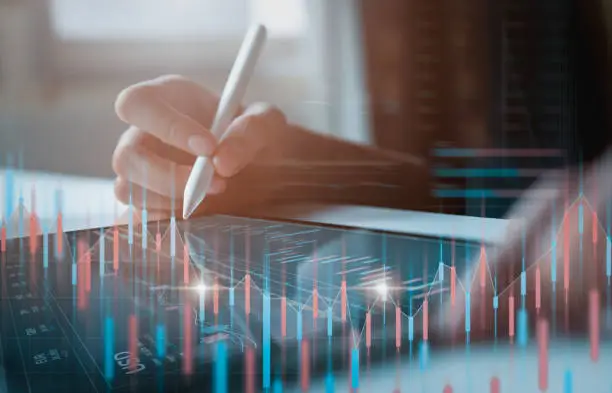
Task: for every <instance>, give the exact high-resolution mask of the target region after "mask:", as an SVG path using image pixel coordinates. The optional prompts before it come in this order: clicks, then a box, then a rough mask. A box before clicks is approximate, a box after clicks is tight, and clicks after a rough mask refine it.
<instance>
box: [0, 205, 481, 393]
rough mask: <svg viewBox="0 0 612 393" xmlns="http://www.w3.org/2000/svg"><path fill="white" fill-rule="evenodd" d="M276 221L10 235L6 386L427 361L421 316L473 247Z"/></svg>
mask: <svg viewBox="0 0 612 393" xmlns="http://www.w3.org/2000/svg"><path fill="white" fill-rule="evenodd" d="M285 217H288V218H289V219H285V220H263V219H254V218H243V217H232V216H220V215H218V216H209V217H203V218H198V219H194V220H189V221H184V222H174V221H164V222H149V223H147V224H146V225H144V226H143V225H140V224H139V225H136V224H134V223H133V224H131V225H128V226H121V227H106V228H100V229H94V230H82V231H75V232H68V233H64V234H61V235H59V236H58V235H57V234H54V235H47V236H43V237H38V238H35V239H34V240H32V239H29V238H19V239H13V240H10V241H7V243H6V249H5V250H4V251H3V252H2V254H1V258H2V259H1V268H2V271H1V277H2V280H1V283H0V286H1V303H0V304H1V308H0V312H1V322H0V327H1V330H0V340H1V342H0V344H1V347H2V351H1V356H2V358H1V360H2V365H3V370H2V373H3V375H1V377H2V383H3V386H2V387H3V388H4V389H5V390H6V391H8V392H43V391H44V392H48V391H49V389H52V390H54V391H79V392H102V391H105V392H128V391H129V392H140V391H142V392H149V391H158V392H190V391H193V392H196V391H197V392H202V391H211V392H218V393H222V392H230V391H247V392H255V391H284V390H287V391H289V390H291V389H297V390H308V389H310V388H313V389H314V388H315V387H317V386H318V389H329V388H332V387H334V386H336V385H337V384H338V383H341V384H344V383H346V384H347V385H348V386H349V387H352V388H357V387H359V386H360V385H363V384H364V383H366V381H367V375H368V372H369V371H368V370H370V369H371V370H375V368H376V367H380V365H381V364H387V362H395V361H399V360H398V359H402V358H404V357H407V358H408V359H413V358H414V357H415V356H421V355H426V354H427V349H426V347H425V348H424V347H423V344H424V343H425V345H426V344H427V340H423V339H424V331H426V330H427V319H428V313H433V310H434V309H435V307H436V305H437V304H442V303H444V302H447V301H449V299H451V298H452V297H453V296H458V295H457V294H458V293H459V292H460V291H461V286H462V285H463V284H462V283H463V282H465V283H467V282H469V280H471V276H468V272H470V271H471V269H470V263H472V262H473V261H475V260H477V256H478V254H479V253H480V252H481V250H482V246H483V241H482V240H481V241H478V239H474V238H472V239H468V240H465V239H463V238H453V237H451V236H446V235H444V234H443V235H439V236H436V235H434V234H431V233H420V234H419V235H414V234H410V233H405V232H402V231H401V230H398V229H397V228H395V229H394V230H383V229H381V228H380V227H376V225H372V228H364V227H363V226H362V227H359V228H358V227H356V225H355V226H351V225H346V221H343V222H340V221H336V222H340V224H334V223H332V222H330V221H331V220H327V222H325V223H324V224H320V223H319V224H315V223H313V222H305V221H306V220H301V219H299V217H298V219H297V220H296V216H295V215H294V216H285ZM327 217H329V215H327ZM321 221H324V220H321ZM425 299H428V300H427V303H425ZM415 364H418V362H417V363H415ZM340 381H343V382H340Z"/></svg>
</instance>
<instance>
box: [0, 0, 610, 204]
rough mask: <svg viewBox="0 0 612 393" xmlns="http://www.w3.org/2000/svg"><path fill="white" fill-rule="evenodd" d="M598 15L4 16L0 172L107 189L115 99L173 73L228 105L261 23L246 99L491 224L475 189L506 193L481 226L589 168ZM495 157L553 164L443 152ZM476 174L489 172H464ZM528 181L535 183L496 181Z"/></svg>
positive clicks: (120, 11) (391, 7)
mask: <svg viewBox="0 0 612 393" xmlns="http://www.w3.org/2000/svg"><path fill="white" fill-rule="evenodd" d="M588 3H589V4H591V3H592V4H591V6H590V7H585V8H584V9H583V8H582V7H579V6H578V5H580V4H583V2H579V1H578V2H576V1H573V0H541V1H538V2H537V3H534V2H533V1H532V0H455V1H448V0H427V1H422V0H104V1H101V0H0V164H6V163H7V162H9V161H11V160H12V164H13V165H21V166H23V167H24V168H26V169H33V170H44V171H47V172H49V171H50V172H55V173H63V174H74V175H83V176H98V177H109V178H110V177H111V176H112V169H111V154H112V151H113V149H114V146H115V144H116V142H117V139H118V137H119V135H120V134H121V133H122V132H123V131H124V130H125V128H126V126H125V125H124V124H122V123H121V122H120V121H119V120H118V119H117V118H116V116H115V114H114V113H113V104H114V101H115V97H116V95H117V93H118V92H120V91H121V90H122V88H124V87H126V86H128V85H130V84H132V83H136V82H139V81H141V80H144V79H149V78H154V77H157V76H159V75H163V74H183V75H186V76H188V77H191V78H193V79H195V80H196V81H198V82H200V83H201V84H203V85H205V86H207V87H209V88H211V89H213V90H214V91H216V92H220V91H221V89H222V88H223V85H224V83H225V80H226V78H227V75H228V73H229V70H230V68H231V65H232V63H233V60H234V58H235V56H236V53H237V51H238V48H239V46H240V43H241V40H242V38H243V35H244V33H245V31H246V29H247V28H248V26H249V25H250V24H251V23H253V22H261V23H264V24H266V25H267V27H268V29H269V31H270V39H269V40H268V42H267V44H266V47H265V51H264V53H263V55H262V57H261V59H260V62H259V63H258V66H257V69H256V75H255V76H254V78H253V79H252V81H251V84H250V86H249V89H248V93H247V98H246V101H254V100H258V101H268V102H271V103H273V104H275V105H277V106H279V107H280V108H281V109H282V110H283V111H284V112H285V113H286V115H287V116H288V118H289V120H291V121H293V122H295V123H299V124H301V125H303V126H305V127H307V128H310V129H312V130H315V131H318V132H322V133H327V134H331V135H334V136H337V137H340V138H344V139H347V140H351V141H354V142H358V143H364V144H375V145H377V146H379V147H381V148H385V149H391V150H396V151H400V152H410V153H412V154H418V155H422V156H424V157H431V158H432V171H433V172H435V181H436V185H435V190H434V192H435V193H436V194H437V195H442V196H444V199H443V200H441V203H440V209H442V210H443V209H446V208H449V207H453V206H455V207H456V206H468V207H469V208H471V207H474V208H475V209H476V210H475V211H474V214H478V215H479V214H481V212H482V211H483V210H482V209H481V205H482V204H483V203H482V201H481V199H482V198H481V193H480V191H478V190H482V189H487V190H490V189H497V190H501V191H502V192H501V193H499V195H501V196H499V197H496V198H493V200H491V201H487V211H486V212H485V213H483V214H487V215H493V216H499V215H502V214H503V213H504V211H505V209H506V208H507V206H508V205H509V203H511V202H512V201H513V200H514V199H515V197H516V195H519V194H520V192H521V190H523V189H524V188H525V187H526V186H528V185H529V184H531V182H532V181H533V180H534V179H535V178H536V177H537V176H539V175H540V174H541V172H542V171H543V170H544V169H546V168H549V167H555V166H558V165H565V164H567V163H571V162H575V161H576V159H577V157H585V158H586V156H582V151H580V150H578V149H577V146H579V145H580V143H578V142H580V141H579V140H578V139H576V138H577V137H578V138H579V137H580V135H576V133H575V129H576V124H577V122H578V121H584V119H595V118H597V116H599V114H597V113H595V112H594V110H591V109H589V108H594V107H595V106H594V105H591V104H589V102H590V101H589V100H601V99H600V98H598V97H596V95H595V94H594V93H593V91H591V90H592V89H591V90H589V89H590V87H589V88H588V89H583V90H582V91H583V92H582V94H584V95H586V96H588V97H589V98H588V99H587V100H582V101H580V102H584V103H585V106H584V108H586V109H584V108H583V109H580V108H578V107H577V105H576V104H575V103H576V102H578V101H577V99H576V91H577V89H576V86H577V85H578V83H577V82H576V80H575V77H574V76H575V75H574V74H573V73H576V75H578V74H579V75H584V76H585V77H589V78H591V79H592V80H589V81H586V82H585V81H582V82H580V83H582V84H583V86H585V83H588V84H590V85H592V86H597V85H601V83H599V82H598V81H597V80H595V79H594V78H595V77H594V76H590V75H591V74H593V73H592V72H584V71H581V68H580V67H581V65H580V64H577V63H576V60H577V59H582V58H585V59H587V58H589V56H590V55H592V54H593V53H602V52H600V51H599V50H598V47H596V46H594V44H593V45H592V48H589V49H588V50H589V51H590V52H588V53H587V51H586V49H584V50H583V49H581V48H578V46H579V45H578V46H577V45H576V43H584V44H581V45H583V46H585V45H586V44H588V45H591V43H590V41H591V39H590V38H589V40H590V41H588V42H587V41H580V40H576V39H574V38H572V34H574V33H573V31H574V30H573V29H574V28H575V25H576V23H578V20H579V19H583V20H585V21H586V22H580V23H584V24H585V25H586V26H589V28H592V29H595V27H596V26H597V23H595V22H596V18H593V17H592V15H590V16H589V15H588V14H593V15H601V12H600V11H597V7H593V4H596V3H597V2H596V1H595V2H588ZM585 4H586V2H585ZM577 10H578V11H580V12H577ZM576 14H579V17H577V18H574V17H573V15H576ZM600 36H601V35H600ZM581 51H582V52H581ZM585 54H587V55H589V56H586V55H585ZM591 58H593V57H591ZM584 69H586V68H584ZM573 70H576V72H574V71H573ZM602 102H603V101H602ZM579 112H581V113H579ZM580 119H583V120H580ZM594 124H595V123H594ZM593 127H594V126H593ZM601 134H602V135H603V133H601ZM589 137H590V138H591V139H592V141H590V142H591V144H592V145H594V146H604V145H605V143H603V142H600V141H598V140H596V139H597V138H595V135H589ZM481 147H493V148H504V149H532V150H535V151H540V150H541V149H548V150H547V151H546V152H542V153H543V154H539V153H538V154H535V153H532V154H531V157H532V158H531V159H529V160H527V159H525V157H520V155H519V157H514V158H513V157H510V158H508V157H506V156H504V155H499V154H489V156H488V158H487V159H480V158H478V157H476V158H475V157H474V156H472V157H467V156H465V155H463V156H461V154H460V155H459V156H453V154H450V155H449V154H447V155H444V154H441V155H440V154H438V153H437V152H439V151H440V149H449V148H450V149H454V148H470V149H473V148H481ZM432 152H433V153H432ZM544 153H546V154H544ZM468 156H469V155H468ZM16 157H17V158H16ZM18 157H21V159H19V158H18ZM467 158H470V160H467ZM572 160H573V161H572ZM18 161H20V162H19V163H18ZM468 161H469V162H468ZM466 167H471V168H472V169H473V171H472V172H473V173H476V174H475V175H474V174H471V175H469V176H467V175H465V172H456V171H454V170H455V169H456V168H466ZM521 167H524V168H528V169H530V171H528V173H529V174H528V175H524V174H521V175H520V176H507V175H504V176H502V177H503V178H499V176H497V175H496V176H491V175H488V174H487V172H486V171H484V172H483V171H482V170H481V169H482V168H489V169H491V168H497V169H502V170H504V169H511V170H514V169H516V168H521ZM474 168H475V169H474ZM534 168H535V169H534ZM457 173H459V174H457ZM483 173H484V175H483ZM496 173H497V172H496ZM503 173H506V172H503ZM494 177H496V178H494ZM466 187H468V188H471V189H474V190H476V191H475V192H472V191H470V190H467V191H466V190H465V188H466ZM449 190H450V193H449V192H448V191H449ZM445 195H446V196H445ZM472 195H476V197H473V196H472ZM466 199H467V200H468V201H467V202H466ZM497 206H499V208H497Z"/></svg>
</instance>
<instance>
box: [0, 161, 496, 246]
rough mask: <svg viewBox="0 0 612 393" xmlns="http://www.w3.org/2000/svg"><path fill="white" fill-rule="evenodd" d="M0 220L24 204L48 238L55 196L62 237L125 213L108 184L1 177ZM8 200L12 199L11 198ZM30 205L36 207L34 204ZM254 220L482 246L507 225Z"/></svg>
mask: <svg viewBox="0 0 612 393" xmlns="http://www.w3.org/2000/svg"><path fill="white" fill-rule="evenodd" d="M0 184H2V189H3V190H4V191H3V192H2V193H0V206H1V207H2V213H1V216H2V218H3V219H4V220H6V217H7V216H8V214H7V210H10V211H11V212H12V213H11V216H12V220H13V221H14V220H16V219H17V215H16V214H15V212H16V209H17V207H18V206H19V200H20V198H22V200H23V205H24V206H25V208H26V209H27V210H31V209H32V207H33V206H34V209H35V210H36V213H37V215H38V217H39V218H40V220H41V222H42V223H43V225H46V226H47V228H48V230H49V232H53V227H54V225H53V223H54V222H55V219H56V217H57V208H56V206H57V203H56V195H57V193H58V192H60V193H61V198H62V216H63V221H64V229H65V230H66V231H71V230H79V229H85V228H92V227H103V226H111V225H113V224H114V223H115V222H116V219H117V217H121V215H122V214H124V213H125V212H126V210H127V207H126V206H125V205H123V204H121V203H119V202H117V201H116V199H115V197H114V194H113V181H112V180H109V179H100V178H87V177H76V176H66V175H58V174H50V173H42V172H30V171H15V170H12V171H10V172H7V171H6V170H2V171H0ZM9 194H11V195H12V196H9ZM33 202H34V204H33ZM255 215H256V216H260V217H262V218H269V219H286V220H297V221H305V222H310V223H322V224H329V225H341V226H346V227H355V228H360V229H371V230H379V231H392V232H399V233H410V234H416V235H424V236H434V237H447V238H459V239H465V240H481V239H482V240H484V241H485V242H493V241H496V240H497V239H499V237H500V236H502V235H503V233H504V231H505V229H506V226H507V221H506V220H499V219H489V218H479V217H467V216H457V215H448V214H436V213H424V212H416V211H400V210H394V209H384V208H374V207H363V206H334V207H331V206H317V205H299V206H286V207H279V208H275V209H270V208H266V210H261V211H256V212H255Z"/></svg>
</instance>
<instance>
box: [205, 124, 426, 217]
mask: <svg viewBox="0 0 612 393" xmlns="http://www.w3.org/2000/svg"><path fill="white" fill-rule="evenodd" d="M275 137H276V138H278V139H277V142H276V143H275V146H277V148H275V149H270V150H269V151H265V152H263V153H262V155H261V157H260V158H259V159H257V160H256V161H255V162H254V163H253V164H252V165H250V166H249V167H247V168H245V169H244V170H243V171H242V172H241V173H240V174H239V175H237V176H235V177H234V178H232V179H230V180H229V181H228V188H227V191H226V192H225V193H223V195H219V196H218V197H214V198H210V200H209V201H207V203H206V207H205V208H206V210H207V211H209V212H213V211H221V212H232V213H233V212H236V213H244V212H248V210H249V208H250V207H253V206H261V205H262V204H279V203H300V202H302V203H337V204H356V205H371V206H383V207H390V208H403V209H422V208H426V207H428V206H429V205H430V200H429V197H430V192H429V191H430V187H429V183H430V178H429V171H428V166H427V165H426V159H425V158H424V157H410V156H406V155H399V154H397V153H394V152H389V151H383V150H380V149H376V148H373V147H370V146H364V145H359V144H355V143H350V142H346V141H343V140H340V139H337V138H333V137H329V136H326V135H321V134H317V133H314V132H311V131H308V130H305V129H303V128H301V127H297V126H292V127H290V128H289V129H287V130H285V132H283V133H282V134H279V135H277V136H275Z"/></svg>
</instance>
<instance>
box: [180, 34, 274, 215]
mask: <svg viewBox="0 0 612 393" xmlns="http://www.w3.org/2000/svg"><path fill="white" fill-rule="evenodd" d="M265 41H266V28H265V27H264V26H261V25H256V26H253V27H252V28H251V29H249V31H248V32H247V34H246V36H245V38H244V41H243V42H242V46H241V47H240V51H239V52H238V56H237V57H236V61H235V62H234V66H233V67H232V70H231V72H230V74H229V77H228V78H227V82H226V83H225V88H224V89H223V93H222V94H221V99H220V100H219V107H218V108H217V113H216V115H215V119H214V121H213V123H212V127H211V130H210V131H211V132H212V134H213V135H214V136H215V138H216V139H217V141H220V140H221V138H222V137H223V134H224V133H225V131H226V130H227V128H228V127H229V125H230V123H231V122H232V120H233V119H234V117H235V116H236V112H237V111H238V108H239V107H240V104H241V102H242V99H243V97H244V93H245V91H246V87H247V85H248V83H249V79H251V75H252V74H253V70H254V69H255V64H256V63H257V59H258V57H259V54H260V53H261V50H262V49H263V45H264V42H265ZM214 174H215V169H214V167H213V164H212V162H209V160H208V159H207V158H206V157H198V158H197V159H196V162H195V164H194V165H193V168H192V169H191V173H190V174H189V178H188V179H187V184H186V185H185V193H184V195H183V218H188V217H189V216H191V214H192V213H193V212H194V211H195V210H196V209H197V207H198V206H199V205H200V203H202V201H203V200H204V197H206V193H207V192H208V188H209V187H210V183H211V182H212V179H213V175H214Z"/></svg>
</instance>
